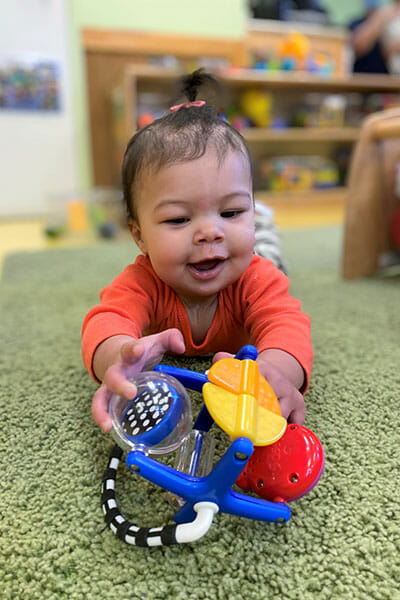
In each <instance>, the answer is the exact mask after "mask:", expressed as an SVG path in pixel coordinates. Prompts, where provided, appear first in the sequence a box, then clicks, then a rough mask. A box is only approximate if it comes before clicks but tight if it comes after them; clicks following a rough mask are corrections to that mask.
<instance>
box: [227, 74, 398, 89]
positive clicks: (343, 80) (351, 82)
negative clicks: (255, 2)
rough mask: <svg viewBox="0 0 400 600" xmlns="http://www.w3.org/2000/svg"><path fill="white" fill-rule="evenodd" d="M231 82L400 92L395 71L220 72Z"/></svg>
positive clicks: (246, 85) (231, 83)
mask: <svg viewBox="0 0 400 600" xmlns="http://www.w3.org/2000/svg"><path fill="white" fill-rule="evenodd" d="M219 75H220V77H221V78H222V79H223V80H225V81H227V82H229V85H231V86H234V85H236V86H238V87H249V85H254V86H263V87H266V88H269V89H276V88H279V89H287V90H290V89H295V90H297V91H309V90H313V91H322V92H327V93H333V92H340V93H344V92H364V93H367V92H378V91H379V92H393V93H400V77H395V76H393V75H378V74H371V75H364V74H361V73H360V74H352V75H343V76H332V77H326V78H322V77H321V76H320V75H316V74H313V73H307V72H302V71H291V72H287V71H261V70H256V69H229V70H225V71H223V72H221V73H219Z"/></svg>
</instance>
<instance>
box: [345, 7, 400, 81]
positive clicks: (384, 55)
mask: <svg viewBox="0 0 400 600" xmlns="http://www.w3.org/2000/svg"><path fill="white" fill-rule="evenodd" d="M363 5H364V10H365V14H364V15H363V16H362V17H359V18H357V19H355V20H353V21H352V22H351V23H350V24H349V29H350V30H351V32H352V36H351V47H352V50H353V52H354V62H353V72H354V73H386V74H387V73H389V72H390V71H389V65H390V62H391V56H392V55H393V54H394V53H395V52H398V51H399V49H400V39H399V42H396V41H395V40H393V35H389V31H390V30H388V28H389V26H390V23H391V21H393V20H394V19H396V18H400V2H399V1H396V2H394V3H393V4H391V5H389V6H383V2H382V0H363Z"/></svg>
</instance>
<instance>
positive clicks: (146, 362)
mask: <svg viewBox="0 0 400 600" xmlns="http://www.w3.org/2000/svg"><path fill="white" fill-rule="evenodd" d="M167 351H171V352H174V353H176V354H182V353H183V352H184V351H185V344H184V341H183V336H182V334H181V332H180V331H179V330H178V329H167V330H165V331H162V332H161V333H155V334H153V335H148V336H145V337H143V338H140V339H138V340H136V339H134V338H131V337H129V336H127V335H116V336H113V337H111V338H108V339H107V340H105V341H104V342H103V343H102V344H100V346H99V347H98V348H97V350H96V352H95V354H94V358H93V371H94V373H95V375H96V377H97V378H98V379H99V380H100V381H102V385H101V386H100V387H99V389H98V390H97V391H96V393H95V394H94V396H93V401H92V415H93V419H94V420H95V422H96V423H97V425H99V426H100V427H101V429H102V430H103V431H105V432H108V431H110V429H111V417H110V415H109V414H108V403H109V401H110V398H111V395H112V394H118V395H120V396H125V397H126V398H133V397H134V396H135V394H136V388H135V386H134V385H133V384H132V383H130V382H129V381H128V379H127V378H128V377H130V376H132V375H136V374H137V373H140V372H141V371H145V370H150V369H152V368H153V367H154V366H155V365H156V364H158V363H159V362H160V360H161V359H162V357H163V355H164V353H165V352H167Z"/></svg>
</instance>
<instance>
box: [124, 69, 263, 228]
mask: <svg viewBox="0 0 400 600" xmlns="http://www.w3.org/2000/svg"><path fill="white" fill-rule="evenodd" d="M200 88H202V89H203V88H213V90H214V93H215V95H216V96H222V87H221V84H220V83H219V81H218V80H217V79H216V78H215V77H214V76H213V75H210V74H209V73H205V72H204V71H203V70H202V69H198V70H197V71H194V72H193V73H191V74H190V75H186V76H184V77H182V78H181V80H180V97H182V96H184V97H185V98H186V101H189V102H193V101H195V100H196V99H197V97H198V95H199V90H200ZM210 146H211V147H212V148H214V149H215V151H216V153H217V156H218V159H219V161H220V162H222V161H223V159H224V158H225V156H226V154H227V153H228V152H229V151H230V150H233V151H237V152H241V153H242V154H243V155H244V156H245V158H246V159H247V160H248V162H249V167H250V172H251V169H252V166H251V158H250V153H249V150H248V148H247V145H246V142H245V141H244V139H243V137H242V136H241V135H240V133H239V132H238V131H237V129H235V128H234V127H232V125H230V124H229V123H228V122H227V121H226V120H224V118H223V117H222V116H221V113H220V112H219V111H218V110H217V109H216V108H215V107H214V106H212V105H210V104H209V102H207V103H206V104H204V105H203V106H189V107H188V108H184V107H182V108H179V109H178V110H176V111H174V112H169V113H168V114H166V115H165V116H163V117H161V118H160V119H157V120H155V121H154V122H153V123H151V124H150V125H147V127H144V128H143V129H139V131H137V132H136V133H135V134H134V135H133V136H132V138H131V139H130V141H129V143H128V145H127V148H126V151H125V155H124V159H123V163H122V191H123V198H124V203H125V206H126V209H127V214H128V218H132V219H137V214H136V209H135V192H136V189H137V185H138V182H139V180H140V176H141V174H142V173H143V172H144V171H145V170H151V171H154V172H156V171H157V170H158V169H160V168H161V167H164V166H166V165H169V164H173V163H177V162H186V161H189V160H195V159H196V158H200V157H202V156H203V155H204V154H205V152H206V150H207V148H209V147H210Z"/></svg>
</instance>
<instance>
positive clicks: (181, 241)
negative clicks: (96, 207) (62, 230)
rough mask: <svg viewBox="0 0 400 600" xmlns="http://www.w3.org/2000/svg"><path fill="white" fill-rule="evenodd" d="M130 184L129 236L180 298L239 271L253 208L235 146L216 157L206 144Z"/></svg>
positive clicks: (200, 297) (250, 242) (247, 255)
mask: <svg viewBox="0 0 400 600" xmlns="http://www.w3.org/2000/svg"><path fill="white" fill-rule="evenodd" d="M138 187H139V190H138V194H136V207H137V215H138V222H137V223H134V224H132V226H131V231H132V235H133V237H134V239H135V241H136V243H137V244H138V246H139V248H140V249H141V250H142V252H144V253H145V254H147V255H148V256H149V258H150V261H151V263H152V265H153V268H154V270H155V272H156V273H157V275H158V276H159V277H160V279H162V280H163V281H164V282H165V283H167V284H168V285H169V286H170V287H172V288H173V289H174V290H175V292H176V293H177V294H178V295H179V296H180V298H181V299H182V300H183V301H186V302H187V303H197V302H200V303H201V302H202V301H204V300H206V299H209V298H212V297H214V296H216V294H218V292H219V291H220V290H222V289H223V288H225V287H227V286H228V285H230V284H231V283H233V282H234V281H236V280H237V279H238V278H239V277H240V276H241V275H242V273H243V272H244V271H245V270H246V268H247V267H248V265H249V263H250V261H251V257H252V254H253V249H254V207H253V195H252V182H251V173H250V166H249V164H248V161H247V160H246V158H245V157H244V156H243V155H242V154H241V153H239V152H233V151H231V152H229V153H228V154H227V155H226V157H225V159H224V160H223V162H222V163H219V162H218V158H217V155H216V153H215V151H214V150H212V149H210V150H207V152H206V153H205V154H204V156H202V157H201V158H198V159H196V160H192V161H188V162H183V163H173V164H171V165H167V166H166V167H164V168H161V169H160V170H159V171H157V172H156V173H152V174H148V175H143V176H142V178H141V182H140V185H139V186H138Z"/></svg>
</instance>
